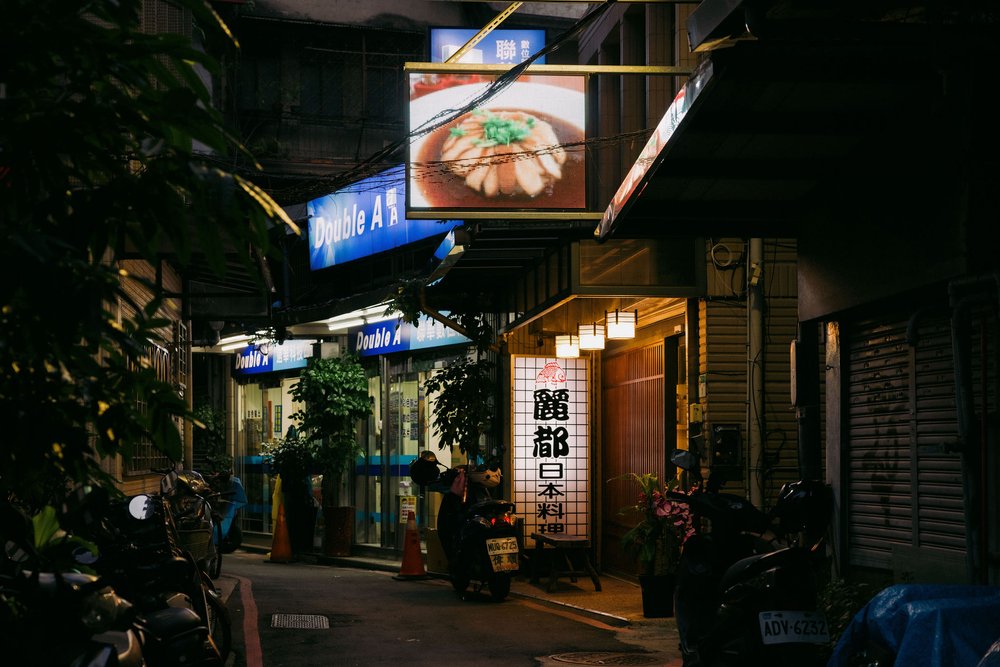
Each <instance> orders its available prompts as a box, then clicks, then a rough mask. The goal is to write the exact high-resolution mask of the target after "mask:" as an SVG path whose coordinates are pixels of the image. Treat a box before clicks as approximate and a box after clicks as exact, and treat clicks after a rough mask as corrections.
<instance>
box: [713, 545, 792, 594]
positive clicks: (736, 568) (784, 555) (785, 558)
mask: <svg viewBox="0 0 1000 667" xmlns="http://www.w3.org/2000/svg"><path fill="white" fill-rule="evenodd" d="M804 559H805V556H804V554H803V553H802V550H801V549H795V548H791V547H788V548H785V549H778V550H777V551H772V552H770V553H765V554H755V555H753V556H747V557H746V558H743V559H740V560H738V561H736V562H735V563H733V564H732V565H731V566H729V569H727V570H726V573H725V574H724V575H723V576H722V581H721V582H720V584H719V588H720V590H723V591H727V590H729V589H730V588H732V587H733V586H735V585H737V584H739V583H742V582H744V581H746V580H748V579H752V578H753V577H755V576H757V575H758V574H760V573H762V572H767V571H768V570H770V569H772V568H776V567H782V566H786V565H791V564H796V565H798V564H801V563H803V562H804Z"/></svg>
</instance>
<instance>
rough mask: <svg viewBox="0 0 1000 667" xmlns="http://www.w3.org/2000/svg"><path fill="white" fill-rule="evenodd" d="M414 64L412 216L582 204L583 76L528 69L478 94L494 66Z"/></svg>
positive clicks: (409, 199) (569, 207)
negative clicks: (438, 68)
mask: <svg viewBox="0 0 1000 667" xmlns="http://www.w3.org/2000/svg"><path fill="white" fill-rule="evenodd" d="M408 71H409V83H410V107H409V129H410V132H411V139H410V144H409V152H408V158H407V190H406V196H407V203H406V212H407V215H408V216H410V217H431V216H433V217H448V218H450V217H455V218H465V219H469V218H475V217H496V216H497V211H502V212H503V214H505V215H506V214H509V213H511V212H519V211H520V212H527V213H539V212H540V213H542V214H545V213H549V214H551V213H554V212H559V211H563V212H565V211H577V212H580V211H584V210H585V209H586V203H587V197H586V185H587V183H586V181H587V179H586V174H587V165H586V151H585V150H584V143H583V142H584V138H585V128H586V122H585V116H586V114H585V112H586V85H585V78H584V76H582V75H574V74H528V75H522V76H521V77H519V78H518V79H517V80H516V81H514V82H513V83H511V84H510V85H508V86H507V87H505V88H503V89H502V90H500V91H499V92H497V93H495V94H494V95H492V96H490V97H487V98H485V99H480V98H481V97H482V96H483V95H485V94H487V90H488V88H489V86H490V84H491V83H492V82H493V81H494V80H495V79H496V76H497V73H496V72H495V71H494V72H491V73H486V72H484V73H480V74H464V75H462V76H454V77H449V78H446V79H445V78H441V77H440V76H439V75H438V74H436V73H433V74H432V73H427V72H425V73H421V72H419V71H413V70H408ZM429 82H432V83H433V85H431V84H430V83H429ZM476 100H479V101H478V102H476ZM466 107H468V109H467V110H466V111H464V112H463V113H458V111H459V110H462V109H465V108H466ZM452 112H455V113H452ZM442 121H445V122H442ZM434 126H436V127H435V129H433V130H430V131H428V132H424V130H426V129H427V128H428V127H434ZM539 217H545V215H540V216H539Z"/></svg>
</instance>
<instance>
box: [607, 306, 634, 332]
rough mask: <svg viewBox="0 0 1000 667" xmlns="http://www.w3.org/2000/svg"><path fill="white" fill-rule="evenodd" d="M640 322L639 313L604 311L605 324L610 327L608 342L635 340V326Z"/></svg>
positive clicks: (616, 310)
mask: <svg viewBox="0 0 1000 667" xmlns="http://www.w3.org/2000/svg"><path fill="white" fill-rule="evenodd" d="M638 321H639V311H638V310H633V311H632V312H629V311H627V310H618V309H617V308H615V310H614V312H608V311H604V322H605V324H606V325H607V327H608V340H628V339H629V338H635V325H636V323H637V322H638Z"/></svg>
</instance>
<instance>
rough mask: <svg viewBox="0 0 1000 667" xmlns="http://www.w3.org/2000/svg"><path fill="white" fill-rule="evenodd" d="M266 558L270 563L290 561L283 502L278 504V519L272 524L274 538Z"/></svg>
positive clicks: (290, 550)
mask: <svg viewBox="0 0 1000 667" xmlns="http://www.w3.org/2000/svg"><path fill="white" fill-rule="evenodd" d="M267 559H268V560H269V561H270V562H272V563H290V562H291V561H292V544H291V542H290V541H289V539H288V524H287V523H286V522H285V503H280V504H279V505H278V520H277V521H276V522H275V524H274V539H273V540H272V542H271V553H269V554H268V556H267Z"/></svg>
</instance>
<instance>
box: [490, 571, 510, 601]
mask: <svg viewBox="0 0 1000 667" xmlns="http://www.w3.org/2000/svg"><path fill="white" fill-rule="evenodd" d="M486 583H487V585H488V586H489V589H490V597H491V598H493V600H494V601H495V602H503V601H504V600H505V599H507V595H508V594H510V575H509V574H505V573H497V574H491V575H490V576H489V579H488V580H487V582H486Z"/></svg>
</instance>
